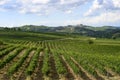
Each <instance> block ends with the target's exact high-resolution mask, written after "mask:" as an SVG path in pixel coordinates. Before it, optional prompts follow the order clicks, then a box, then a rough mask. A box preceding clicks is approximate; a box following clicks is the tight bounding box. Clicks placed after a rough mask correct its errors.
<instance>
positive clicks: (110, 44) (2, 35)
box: [0, 32, 120, 80]
mask: <svg viewBox="0 0 120 80" xmlns="http://www.w3.org/2000/svg"><path fill="white" fill-rule="evenodd" d="M88 39H89V37H81V36H76V37H74V38H73V36H69V35H65V34H64V35H62V34H58V35H55V34H49V33H47V34H45V33H43V34H42V33H31V32H23V33H22V32H13V33H11V32H0V80H120V41H119V40H110V39H95V40H93V41H94V43H92V44H89V43H88Z"/></svg>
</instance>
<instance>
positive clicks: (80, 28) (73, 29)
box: [0, 24, 120, 38]
mask: <svg viewBox="0 0 120 80" xmlns="http://www.w3.org/2000/svg"><path fill="white" fill-rule="evenodd" d="M0 29H4V28H0ZM10 29H11V30H21V31H32V32H45V33H49V32H57V33H73V34H80V35H85V36H92V37H103V38H104V37H105V38H111V37H112V36H113V35H114V34H116V33H120V27H114V26H102V27H93V26H88V25H83V24H79V25H68V26H58V27H48V26H44V25H41V26H37V25H24V26H21V27H14V28H10Z"/></svg>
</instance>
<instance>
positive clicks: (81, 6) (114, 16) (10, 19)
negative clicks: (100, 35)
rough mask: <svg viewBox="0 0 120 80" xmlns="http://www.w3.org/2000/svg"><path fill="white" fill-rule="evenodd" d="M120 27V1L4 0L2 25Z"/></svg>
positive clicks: (0, 9) (1, 3)
mask: <svg viewBox="0 0 120 80" xmlns="http://www.w3.org/2000/svg"><path fill="white" fill-rule="evenodd" d="M25 24H28V25H29V24H32V25H48V26H60V25H69V24H70V25H76V24H86V25H92V26H103V25H113V26H120V0H0V26H20V25H25Z"/></svg>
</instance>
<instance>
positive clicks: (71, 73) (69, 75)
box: [60, 55, 77, 80]
mask: <svg viewBox="0 0 120 80" xmlns="http://www.w3.org/2000/svg"><path fill="white" fill-rule="evenodd" d="M60 59H61V62H62V64H63V66H65V68H66V70H67V72H68V73H67V74H66V78H67V80H75V79H77V77H76V75H75V73H74V71H73V70H72V68H71V67H70V65H69V64H68V62H67V61H66V60H65V58H64V56H63V55H60Z"/></svg>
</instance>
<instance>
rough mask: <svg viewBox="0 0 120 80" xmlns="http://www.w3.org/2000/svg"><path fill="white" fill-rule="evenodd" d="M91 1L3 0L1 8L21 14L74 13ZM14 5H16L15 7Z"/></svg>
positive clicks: (0, 3) (0, 2)
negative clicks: (77, 8) (74, 10)
mask: <svg viewBox="0 0 120 80" xmlns="http://www.w3.org/2000/svg"><path fill="white" fill-rule="evenodd" d="M88 1H90V0H16V1H15V0H1V1H0V5H2V6H0V8H2V9H5V10H8V8H9V10H10V9H11V10H16V11H18V12H20V13H31V14H32V13H33V14H43V15H44V14H48V13H50V12H55V11H57V10H59V11H63V12H65V13H72V10H73V9H75V8H76V7H78V6H81V5H83V4H85V3H86V2H88ZM13 5H16V6H14V7H13Z"/></svg>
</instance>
